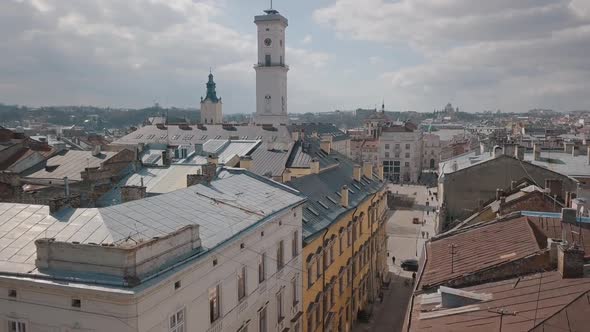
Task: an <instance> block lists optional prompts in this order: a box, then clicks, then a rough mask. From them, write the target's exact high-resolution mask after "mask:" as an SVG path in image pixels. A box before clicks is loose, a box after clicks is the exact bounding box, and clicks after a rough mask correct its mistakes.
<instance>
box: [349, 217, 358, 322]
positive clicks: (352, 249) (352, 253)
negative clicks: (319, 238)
mask: <svg viewBox="0 0 590 332" xmlns="http://www.w3.org/2000/svg"><path fill="white" fill-rule="evenodd" d="M357 210H358V205H357V207H355V208H354V212H353V213H352V220H353V222H354V216H355V214H356V213H357ZM352 229H353V230H354V227H353V228H352ZM354 240H355V236H353V237H352V246H351V247H350V252H351V254H350V258H351V259H352V265H353V266H354V242H355V241H354ZM353 272H354V271H353ZM351 275H352V278H351V280H350V283H351V286H352V287H350V299H351V300H352V299H353V297H354V273H351ZM353 311H354V306H351V307H350V330H352V323H353V321H354V317H353Z"/></svg>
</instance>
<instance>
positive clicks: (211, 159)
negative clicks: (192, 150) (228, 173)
mask: <svg viewBox="0 0 590 332" xmlns="http://www.w3.org/2000/svg"><path fill="white" fill-rule="evenodd" d="M207 163H208V164H214V165H216V166H217V164H219V157H218V156H217V155H215V154H213V153H212V154H210V155H209V156H207Z"/></svg>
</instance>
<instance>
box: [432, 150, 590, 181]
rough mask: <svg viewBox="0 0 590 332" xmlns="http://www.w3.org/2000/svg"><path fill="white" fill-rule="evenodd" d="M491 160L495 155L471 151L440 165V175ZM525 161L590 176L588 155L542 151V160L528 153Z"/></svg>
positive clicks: (550, 168)
mask: <svg viewBox="0 0 590 332" xmlns="http://www.w3.org/2000/svg"><path fill="white" fill-rule="evenodd" d="M490 159H493V154H492V153H490V152H485V153H481V154H478V153H477V151H471V152H469V153H465V154H462V155H460V156H457V157H454V158H451V159H449V160H445V161H443V162H441V163H440V164H439V173H440V174H443V173H444V174H450V173H454V172H456V171H459V170H462V169H464V168H467V167H469V166H471V165H475V164H478V163H482V162H485V161H488V160H490ZM524 160H525V161H527V162H529V163H531V164H533V165H537V166H541V167H543V168H547V169H549V170H551V171H554V172H557V173H560V174H563V175H567V176H571V177H576V176H590V166H589V165H588V157H587V156H586V155H578V156H576V157H574V156H572V154H571V153H565V152H561V151H542V152H541V159H540V160H534V156H533V153H532V152H526V153H525V155H524ZM455 164H456V165H457V166H456V168H455V166H454V165H455Z"/></svg>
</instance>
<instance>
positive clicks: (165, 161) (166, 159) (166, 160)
mask: <svg viewBox="0 0 590 332" xmlns="http://www.w3.org/2000/svg"><path fill="white" fill-rule="evenodd" d="M162 164H164V166H168V165H170V158H169V153H168V150H164V151H162Z"/></svg>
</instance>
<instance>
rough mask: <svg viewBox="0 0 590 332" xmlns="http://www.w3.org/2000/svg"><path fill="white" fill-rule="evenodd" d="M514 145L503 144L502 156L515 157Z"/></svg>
mask: <svg viewBox="0 0 590 332" xmlns="http://www.w3.org/2000/svg"><path fill="white" fill-rule="evenodd" d="M515 148H516V145H515V144H512V143H506V144H504V154H505V155H507V156H514V155H515V150H516V149H515Z"/></svg>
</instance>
